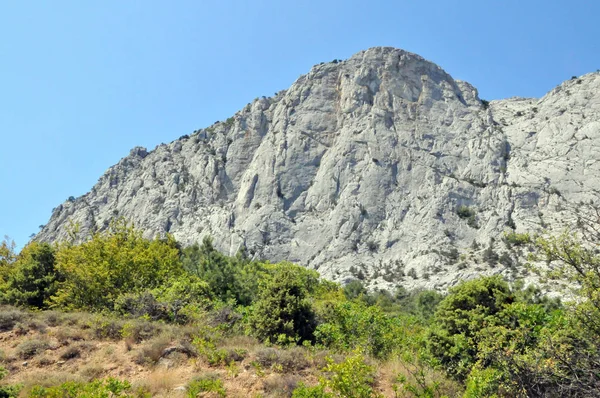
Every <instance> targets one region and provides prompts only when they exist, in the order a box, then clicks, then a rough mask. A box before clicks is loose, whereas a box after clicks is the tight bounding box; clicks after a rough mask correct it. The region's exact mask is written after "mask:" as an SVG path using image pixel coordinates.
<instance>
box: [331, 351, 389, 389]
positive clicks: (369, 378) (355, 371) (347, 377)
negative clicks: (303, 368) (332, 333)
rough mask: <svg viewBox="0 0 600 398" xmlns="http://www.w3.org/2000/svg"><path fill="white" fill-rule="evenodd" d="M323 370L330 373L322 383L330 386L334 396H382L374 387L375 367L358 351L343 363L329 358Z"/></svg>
mask: <svg viewBox="0 0 600 398" xmlns="http://www.w3.org/2000/svg"><path fill="white" fill-rule="evenodd" d="M323 371H324V372H326V373H327V374H328V377H327V378H322V379H321V381H320V384H322V385H324V386H325V387H328V388H330V389H331V391H332V392H333V394H334V395H333V396H336V397H344V398H374V397H381V395H380V394H378V393H377V392H376V391H375V390H374V388H373V385H374V383H375V370H374V368H373V367H372V366H370V365H368V364H367V363H366V362H365V360H364V357H363V356H362V355H361V354H359V353H358V352H355V353H354V354H352V355H351V356H349V357H348V358H346V359H345V360H344V361H343V362H341V363H335V362H334V361H333V360H332V359H329V360H328V364H327V366H326V367H325V369H323Z"/></svg>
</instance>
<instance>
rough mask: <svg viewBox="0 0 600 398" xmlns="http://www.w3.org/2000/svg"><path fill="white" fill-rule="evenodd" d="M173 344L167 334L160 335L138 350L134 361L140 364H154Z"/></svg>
mask: <svg viewBox="0 0 600 398" xmlns="http://www.w3.org/2000/svg"><path fill="white" fill-rule="evenodd" d="M170 345H171V340H170V339H169V338H168V337H166V336H159V337H157V338H155V339H153V340H150V341H149V342H147V343H146V344H145V345H144V346H142V347H141V348H140V349H139V351H138V352H137V354H136V356H135V358H134V362H135V363H137V364H138V365H154V364H156V363H158V361H159V360H160V359H161V358H162V356H163V353H164V351H165V349H166V348H168V347H169V346H170Z"/></svg>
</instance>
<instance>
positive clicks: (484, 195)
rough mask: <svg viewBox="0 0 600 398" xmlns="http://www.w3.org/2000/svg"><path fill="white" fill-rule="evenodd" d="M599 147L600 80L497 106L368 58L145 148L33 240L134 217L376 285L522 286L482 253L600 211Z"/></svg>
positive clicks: (378, 57) (371, 53) (147, 227)
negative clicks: (515, 235)
mask: <svg viewBox="0 0 600 398" xmlns="http://www.w3.org/2000/svg"><path fill="white" fill-rule="evenodd" d="M599 148H600V74H599V73H592V74H588V75H585V76H582V77H580V78H579V79H572V80H569V81H567V82H564V83H563V84H561V85H560V86H558V87H557V88H555V89H553V90H552V91H550V92H549V93H548V94H547V95H546V96H544V97H543V98H541V99H524V98H511V99H507V100H501V101H492V102H491V103H489V104H488V103H487V102H485V101H484V102H482V101H481V100H480V99H479V98H478V95H477V90H476V89H475V88H474V87H473V86H471V85H470V84H468V83H466V82H462V81H458V80H454V79H453V78H452V77H451V76H450V75H448V74H447V73H446V72H444V71H443V70H442V69H441V68H440V67H438V66H437V65H435V64H433V63H431V62H428V61H426V60H425V59H423V58H421V57H420V56H418V55H415V54H411V53H408V52H405V51H402V50H398V49H393V48H372V49H369V50H366V51H362V52H360V53H358V54H356V55H354V56H352V57H351V58H350V59H348V60H345V61H340V62H332V63H326V64H321V65H316V66H314V67H313V68H312V70H311V71H310V72H309V73H308V74H306V75H304V76H301V77H300V78H299V79H298V80H297V81H296V82H295V83H293V84H292V86H291V87H290V88H289V89H288V90H285V91H282V92H280V93H278V94H277V95H276V96H275V97H273V98H262V99H256V100H255V101H253V102H252V103H251V104H248V105H247V106H246V107H245V108H244V109H243V110H241V111H240V112H238V113H236V114H235V115H234V116H233V117H231V118H229V119H227V120H226V121H224V122H220V123H216V124H215V125H213V126H211V127H209V128H206V129H202V130H199V131H196V132H194V133H193V134H191V135H190V136H189V137H188V136H183V137H181V138H180V139H178V140H175V141H173V142H171V143H170V144H167V145H159V146H158V147H157V148H156V149H154V150H153V151H147V150H146V149H144V148H134V149H133V150H132V151H131V153H130V154H129V156H127V157H125V158H123V159H122V160H121V161H120V162H119V163H118V164H116V165H115V166H112V167H111V168H110V169H108V171H107V172H106V173H105V174H104V175H103V176H102V177H101V178H100V180H99V181H98V183H97V184H96V185H95V186H94V187H93V188H92V190H91V191H90V192H89V193H87V194H85V195H83V196H82V197H79V198H76V199H74V200H71V201H66V202H65V203H63V204H62V205H60V206H58V207H57V208H56V209H55V210H54V212H53V214H52V217H51V219H50V221H49V222H48V224H47V225H46V226H45V228H43V230H42V231H41V232H40V233H39V235H38V236H37V239H41V240H45V241H54V240H57V239H62V238H65V237H66V230H67V226H68V223H69V221H73V222H76V223H78V224H79V225H80V227H81V230H82V232H83V233H84V234H85V233H87V232H90V231H94V230H98V229H102V228H105V227H106V226H107V225H108V223H109V221H110V219H112V218H114V217H120V216H123V217H125V218H127V219H130V220H133V221H134V222H135V224H136V225H137V226H138V227H140V228H142V229H143V230H144V231H145V233H146V234H147V235H148V236H153V235H155V234H161V233H165V232H170V233H172V234H174V235H175V237H176V238H177V239H178V240H180V241H182V242H184V243H193V242H197V241H200V240H201V239H202V237H203V236H205V235H211V236H212V237H214V239H215V243H216V244H217V246H218V247H219V248H220V249H221V250H223V251H225V252H227V253H234V252H236V251H237V250H238V249H239V248H241V247H242V246H243V247H246V248H247V249H248V251H249V252H250V253H251V254H253V255H255V256H258V257H261V258H266V259H270V260H273V261H278V260H283V259H286V260H290V261H293V262H297V263H300V264H303V265H305V266H308V267H311V268H315V269H318V270H319V272H321V274H322V275H324V276H325V277H327V278H330V279H333V280H337V281H344V280H347V279H349V278H355V277H357V276H358V277H363V276H364V277H365V278H366V279H367V280H369V281H370V283H371V286H372V287H373V286H377V287H390V286H393V285H396V284H404V285H405V286H407V287H414V286H426V287H430V288H433V287H435V288H441V289H443V288H446V287H448V286H449V285H452V284H455V283H456V282H457V281H459V280H462V279H464V278H468V277H471V276H473V275H475V274H478V273H498V272H501V273H506V274H508V275H520V276H524V275H526V273H527V272H526V270H524V269H521V268H520V266H519V265H515V266H510V267H507V266H506V263H507V261H504V263H505V264H504V265H503V264H497V265H493V263H494V261H491V263H492V265H489V264H488V263H486V262H483V261H482V260H481V256H482V253H483V252H484V251H485V250H484V249H486V248H489V247H490V245H491V247H492V249H493V251H494V252H495V253H496V254H498V255H502V253H503V252H504V251H506V249H505V247H504V245H503V244H502V243H501V241H500V238H501V237H502V234H503V232H504V231H509V230H512V229H514V228H516V230H517V231H520V232H522V231H531V230H537V229H540V228H542V227H545V226H546V225H547V224H548V223H551V222H553V221H555V220H560V219H561V217H562V213H564V212H565V211H567V210H566V209H567V208H568V207H569V206H570V205H574V204H576V203H579V202H580V201H588V200H590V199H593V198H595V197H596V189H597V187H598V185H599V182H598V178H599V177H600V163H599V162H600V150H599ZM491 240H492V241H491ZM474 242H475V243H474ZM488 250H489V249H488ZM459 254H462V256H460V257H459ZM511 256H512V257H513V260H512V261H514V260H516V259H515V258H514V253H511ZM505 258H506V256H505Z"/></svg>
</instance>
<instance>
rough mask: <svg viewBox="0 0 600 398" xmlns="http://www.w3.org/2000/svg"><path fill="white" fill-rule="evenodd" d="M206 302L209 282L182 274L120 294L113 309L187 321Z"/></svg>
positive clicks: (208, 301)
mask: <svg viewBox="0 0 600 398" xmlns="http://www.w3.org/2000/svg"><path fill="white" fill-rule="evenodd" d="M209 303H210V291H209V287H208V284H207V283H206V282H204V281H202V280H200V279H199V278H198V277H197V276H194V275H189V274H183V275H181V276H179V277H177V278H174V279H172V280H169V281H167V282H166V283H165V284H164V285H162V286H159V287H157V288H155V289H153V290H152V291H145V292H141V293H134V294H131V293H125V294H122V295H120V296H119V297H117V299H116V300H115V304H114V310H115V312H117V313H119V314H121V315H131V316H134V317H144V318H146V319H150V320H155V321H157V320H163V321H168V322H173V323H186V322H188V321H189V320H190V316H191V315H192V314H193V313H194V312H195V311H196V310H197V309H199V308H204V307H207V306H208V305H209Z"/></svg>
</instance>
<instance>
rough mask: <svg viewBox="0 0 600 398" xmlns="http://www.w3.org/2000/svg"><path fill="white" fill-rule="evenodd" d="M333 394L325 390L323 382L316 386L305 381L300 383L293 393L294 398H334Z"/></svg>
mask: <svg viewBox="0 0 600 398" xmlns="http://www.w3.org/2000/svg"><path fill="white" fill-rule="evenodd" d="M332 397H333V395H332V394H330V393H328V392H325V387H323V386H322V385H321V384H317V385H316V386H311V387H309V386H307V385H305V384H304V383H299V384H298V387H296V389H295V390H294V392H293V393H292V398H332Z"/></svg>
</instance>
